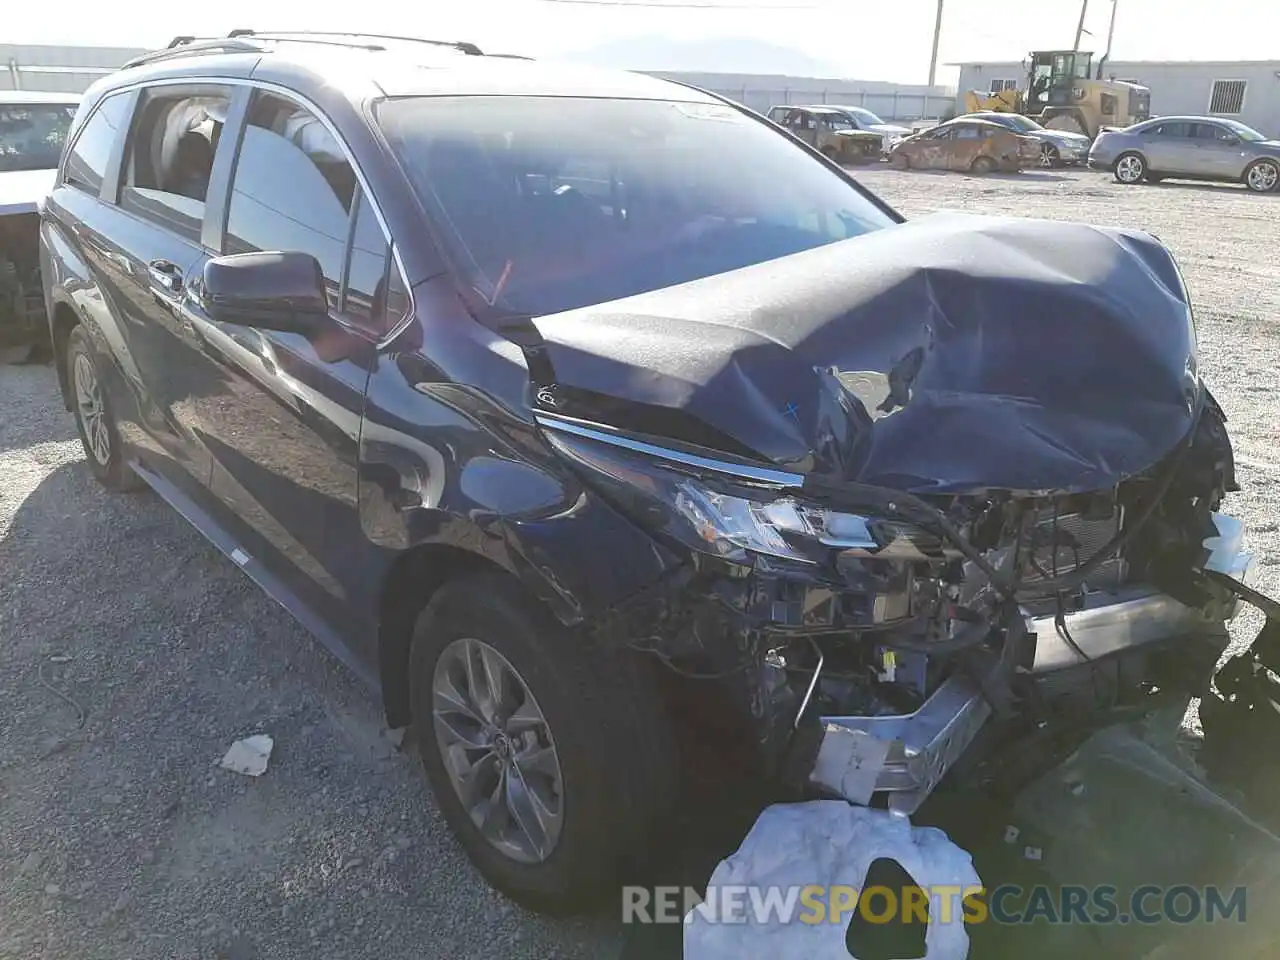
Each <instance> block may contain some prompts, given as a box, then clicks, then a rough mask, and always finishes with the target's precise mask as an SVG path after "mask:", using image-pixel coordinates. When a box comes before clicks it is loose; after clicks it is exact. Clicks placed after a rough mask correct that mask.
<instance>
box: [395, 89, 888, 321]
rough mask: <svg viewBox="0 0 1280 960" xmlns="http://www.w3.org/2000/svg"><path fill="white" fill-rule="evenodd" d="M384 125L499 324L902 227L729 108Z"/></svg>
mask: <svg viewBox="0 0 1280 960" xmlns="http://www.w3.org/2000/svg"><path fill="white" fill-rule="evenodd" d="M378 119H379V123H380V125H381V126H382V128H383V130H384V132H385V133H386V136H387V139H388V140H389V141H390V143H391V146H392V149H393V150H394V151H395V153H396V155H397V156H398V158H399V160H400V162H401V164H402V165H403V167H404V169H405V171H406V173H407V174H408V176H409V179H410V181H411V183H412V185H413V187H414V190H415V191H416V192H417V194H418V195H419V197H420V198H421V200H422V202H423V204H424V205H425V206H426V207H427V208H428V209H429V210H430V211H431V212H432V213H433V214H434V215H435V217H436V218H437V219H438V220H439V221H440V223H441V224H442V225H443V226H444V227H445V228H446V229H445V234H446V235H445V237H444V240H445V243H446V244H447V246H448V247H449V251H448V252H449V253H450V254H451V259H452V260H453V262H454V264H455V266H456V268H457V269H458V270H460V271H461V272H462V273H463V275H464V279H465V280H466V281H467V283H468V284H469V285H470V286H471V287H472V288H473V289H474V291H475V293H476V294H478V295H479V296H480V297H483V300H484V304H487V305H488V307H489V308H492V309H493V310H494V312H496V313H497V314H499V315H502V314H517V315H523V316H529V315H533V316H539V315H543V314H548V313H556V312H559V311H562V310H569V309H573V308H576V307H582V306H587V305H589V304H593V303H604V302H606V301H609V300H615V299H618V298H620V297H626V296H631V295H633V294H638V293H643V292H646V291H649V290H656V289H659V288H662V287H667V286H671V285H674V284H678V283H684V282H687V281H690V280H695V279H698V278H701V277H706V276H710V275H712V274H716V273H723V272H725V271H727V270H734V269H737V268H739V267H744V266H748V265H750V264H754V263H760V262H762V261H765V260H770V259H774V258H776V257H783V256H786V255H788V254H791V253H796V252H799V251H801V250H805V249H808V248H810V247H817V246H821V245H823V244H827V243H832V242H834V241H837V240H843V239H845V238H848V237H853V236H858V235H860V234H863V233H867V232H868V231H871V230H875V229H878V228H880V227H885V226H889V225H891V224H892V223H893V222H894V221H893V219H892V218H891V217H890V215H889V214H887V213H885V212H884V211H883V210H881V209H880V208H879V207H878V206H876V205H875V203H874V202H873V201H872V200H871V199H870V198H869V197H868V196H866V195H865V194H863V193H862V192H861V191H860V190H859V189H858V188H857V187H855V186H854V185H852V184H851V183H849V182H848V181H847V180H845V179H843V178H842V177H841V176H840V175H839V174H837V173H835V172H834V171H832V170H830V169H828V167H827V166H826V165H825V164H823V163H821V162H819V161H818V160H816V159H814V158H813V157H812V156H810V155H809V154H808V153H807V152H806V151H805V149H804V148H803V147H801V146H799V145H797V144H795V143H794V142H793V141H791V140H790V139H789V138H787V137H785V136H783V135H782V134H780V133H778V132H777V131H776V130H775V129H774V128H772V127H770V126H768V125H766V124H764V123H762V122H760V121H759V120H756V119H753V118H752V117H750V116H749V115H747V114H744V113H742V112H740V111H738V110H736V109H733V108H731V107H727V106H722V105H720V104H701V103H678V102H668V101H657V100H615V99H606V98H576V97H523V96H509V97H486V96H471V97H412V98H404V99H395V100H386V101H383V102H382V103H380V104H379V106H378Z"/></svg>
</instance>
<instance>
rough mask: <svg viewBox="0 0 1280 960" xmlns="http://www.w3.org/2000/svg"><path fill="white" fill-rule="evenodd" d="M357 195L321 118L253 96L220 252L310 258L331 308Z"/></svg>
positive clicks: (285, 103)
mask: <svg viewBox="0 0 1280 960" xmlns="http://www.w3.org/2000/svg"><path fill="white" fill-rule="evenodd" d="M355 192H356V177H355V171H354V170H352V169H351V165H350V164H349V163H348V162H347V158H346V154H344V153H343V151H342V148H341V146H340V145H339V144H338V141H337V140H335V139H334V137H333V134H331V133H330V132H329V130H328V128H327V127H326V126H325V125H324V124H323V123H321V122H320V120H319V118H317V117H316V116H315V115H314V114H312V113H311V112H310V111H308V110H307V109H305V108H304V107H301V106H299V105H298V104H296V103H294V102H292V101H290V100H286V99H284V98H283V97H278V96H275V95H274V94H268V93H263V92H261V91H258V92H257V93H255V94H254V97H253V101H252V103H251V104H250V108H249V116H248V120H247V122H246V124H245V128H244V137H243V139H242V140H241V143H240V155H239V159H238V160H237V162H236V170H235V174H234V177H233V179H232V183H231V196H230V199H229V201H228V204H227V226H226V231H225V233H224V238H223V252H224V253H250V252H253V251H255V250H282V251H301V252H303V253H309V254H311V255H312V256H313V257H315V258H316V259H317V260H318V261H319V262H320V267H321V269H322V270H323V271H324V278H325V286H326V288H327V289H328V291H329V302H330V304H331V305H332V306H333V307H335V308H336V307H338V305H339V304H338V295H339V290H340V287H341V284H342V271H343V260H344V255H345V252H346V245H347V228H348V226H349V224H350V214H351V207H352V202H353V201H354V199H355ZM366 292H367V293H368V294H370V295H372V293H373V292H374V291H373V289H370V290H368V291H366Z"/></svg>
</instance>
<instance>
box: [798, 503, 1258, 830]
mask: <svg viewBox="0 0 1280 960" xmlns="http://www.w3.org/2000/svg"><path fill="white" fill-rule="evenodd" d="M1212 519H1213V523H1214V526H1215V527H1216V534H1215V535H1214V536H1212V537H1210V538H1208V539H1206V540H1205V542H1204V546H1205V549H1206V551H1207V552H1208V556H1207V559H1206V560H1205V563H1204V570H1206V571H1212V572H1214V573H1217V574H1220V575H1221V576H1223V577H1226V578H1229V580H1230V581H1232V582H1235V583H1239V584H1243V585H1246V586H1248V585H1249V584H1251V583H1252V581H1253V579H1254V572H1255V563H1254V557H1253V555H1252V554H1251V553H1250V552H1248V551H1247V550H1245V548H1244V542H1243V541H1244V526H1243V524H1242V523H1241V522H1240V521H1239V520H1236V519H1234V518H1233V517H1229V516H1226V515H1224V514H1214V515H1213V518H1212ZM1238 610H1239V597H1238V596H1236V595H1234V594H1233V595H1230V596H1228V597H1225V598H1224V599H1223V600H1222V601H1221V602H1219V603H1217V604H1211V605H1209V606H1207V607H1205V608H1200V609H1196V608H1192V607H1190V606H1187V605H1186V604H1183V603H1181V602H1179V601H1178V600H1175V599H1174V598H1173V597H1170V596H1168V595H1167V594H1164V593H1160V592H1158V591H1156V590H1154V589H1151V588H1143V587H1132V588H1129V589H1127V590H1125V591H1123V592H1121V593H1117V594H1106V593H1093V594H1090V595H1089V596H1088V597H1087V598H1086V600H1085V603H1084V606H1083V609H1080V610H1077V611H1074V612H1072V613H1069V614H1066V615H1065V616H1063V617H1062V618H1061V620H1059V618H1058V617H1057V616H1056V615H1054V614H1046V615H1040V616H1036V615H1032V614H1030V613H1029V612H1027V611H1023V614H1024V621H1025V628H1026V632H1027V635H1028V637H1029V638H1033V642H1034V650H1035V654H1034V660H1033V665H1032V667H1031V669H1030V671H1029V673H1030V676H1031V679H1032V681H1033V682H1034V681H1035V680H1036V679H1038V678H1045V677H1047V676H1048V675H1050V674H1053V673H1055V672H1057V671H1064V670H1068V669H1071V668H1074V667H1085V668H1089V667H1090V665H1091V664H1093V663H1096V662H1097V661H1099V660H1103V659H1105V658H1108V657H1112V656H1120V655H1123V654H1126V653H1133V652H1135V651H1139V650H1140V649H1141V648H1144V647H1149V646H1154V645H1158V644H1167V643H1169V642H1171V641H1177V640H1180V639H1184V638H1187V637H1189V636H1192V635H1196V634H1198V633H1201V632H1203V631H1204V630H1205V629H1206V628H1213V627H1219V626H1220V625H1222V624H1225V623H1226V622H1229V621H1230V620H1231V619H1233V618H1234V617H1235V615H1236V614H1237V612H1238ZM1068 638H1069V639H1068ZM995 669H1000V667H999V666H997V667H996V668H995ZM992 713H993V709H992V705H991V702H990V700H989V698H988V696H987V694H986V693H985V692H984V690H983V688H982V686H981V685H980V684H979V683H978V682H977V681H975V680H974V679H972V678H970V677H967V676H963V675H954V676H952V677H950V678H948V679H947V680H946V681H945V682H944V683H943V684H942V685H941V686H939V687H938V689H937V690H935V691H934V692H933V694H932V695H931V696H930V697H929V698H928V700H926V702H925V703H924V705H923V706H921V707H920V708H919V709H918V710H916V711H915V712H913V713H910V714H904V715H890V716H823V717H822V718H821V719H820V725H821V730H822V736H821V741H820V744H819V747H818V750H817V754H816V758H815V760H814V763H813V768H812V771H811V773H810V774H809V782H810V784H811V785H812V786H813V787H815V788H817V789H818V790H820V791H822V792H825V793H828V794H834V795H836V796H840V797H844V798H845V799H847V800H850V801H852V802H854V803H859V804H869V803H871V802H872V801H873V798H874V797H875V795H876V794H880V793H883V794H887V795H888V796H887V802H888V806H889V808H890V809H891V810H893V811H895V812H899V813H904V814H909V813H913V812H914V811H915V810H916V808H917V807H919V805H920V804H921V803H922V802H923V801H924V799H925V798H926V797H927V796H928V795H929V794H930V793H931V792H932V790H933V789H934V787H936V786H937V785H938V783H939V781H940V780H941V779H942V778H943V776H944V775H945V774H946V773H947V771H948V770H949V769H950V768H951V767H952V766H953V765H954V764H955V762H956V761H957V760H958V759H959V758H960V756H961V755H962V754H963V753H964V752H965V751H966V750H967V749H968V747H969V746H970V744H971V743H972V742H973V741H974V739H975V738H976V737H977V735H978V733H979V731H980V730H981V729H982V727H983V726H984V724H986V722H987V721H988V720H989V719H990V718H991V716H992Z"/></svg>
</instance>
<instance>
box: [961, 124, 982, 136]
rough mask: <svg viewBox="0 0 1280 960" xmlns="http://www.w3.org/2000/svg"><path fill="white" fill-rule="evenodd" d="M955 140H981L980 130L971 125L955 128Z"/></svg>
mask: <svg viewBox="0 0 1280 960" xmlns="http://www.w3.org/2000/svg"><path fill="white" fill-rule="evenodd" d="M956 139H957V140H981V139H982V130H981V129H980V128H978V127H975V126H974V125H973V124H971V123H966V124H964V125H963V126H959V127H956Z"/></svg>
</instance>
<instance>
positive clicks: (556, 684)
mask: <svg viewBox="0 0 1280 960" xmlns="http://www.w3.org/2000/svg"><path fill="white" fill-rule="evenodd" d="M477 642H478V646H477ZM495 653H496V654H497V656H494V654H495ZM638 657H639V655H638V654H636V653H633V652H632V651H629V650H627V649H625V648H622V649H614V648H606V647H604V646H602V645H600V644H598V643H596V641H595V640H594V638H588V637H585V636H582V635H579V634H577V633H575V632H572V631H570V630H567V629H565V628H564V627H563V626H561V625H560V624H559V623H558V622H556V621H555V620H554V619H553V618H552V617H551V616H550V615H549V614H547V613H546V612H545V611H543V610H542V609H541V608H540V607H538V606H537V605H536V604H535V603H533V602H532V601H531V600H529V599H527V598H526V597H525V596H524V595H523V594H522V592H521V591H520V589H519V588H518V586H517V585H516V584H515V583H513V582H512V581H510V580H508V579H507V578H506V577H505V576H502V575H497V574H491V575H489V574H487V575H482V576H478V577H474V578H469V579H464V580H457V581H454V582H451V583H447V584H445V585H444V586H443V587H441V588H440V590H439V591H438V592H437V593H436V594H435V596H434V597H432V599H431V601H430V603H429V604H428V605H427V607H426V608H425V609H424V610H423V611H422V613H421V614H420V615H419V616H418V619H417V622H416V624H415V626H414V632H413V642H412V648H411V653H410V685H411V691H412V698H413V700H412V702H413V726H414V732H415V735H416V739H417V742H418V750H419V753H420V755H421V759H422V764H423V767H424V768H425V769H426V773H427V777H428V779H429V780H430V782H431V786H432V789H433V791H434V793H435V796H436V801H437V803H438V804H439V806H440V810H441V813H442V814H443V815H444V818H445V820H446V821H447V822H448V824H449V827H450V829H451V830H452V831H453V834H454V836H455V837H456V838H457V840H458V842H459V843H460V844H461V845H462V847H463V849H464V850H465V851H466V852H467V855H468V856H469V857H470V858H471V861H472V863H473V864H475V866H476V868H477V869H478V870H479V871H480V873H481V875H483V876H484V878H485V880H487V881H488V882H489V884H490V885H492V886H493V887H495V888H496V889H498V890H500V891H501V892H502V893H504V894H506V895H507V896H508V897H510V898H511V899H512V900H514V901H516V902H517V903H520V904H522V905H523V906H525V907H527V908H529V909H531V910H534V911H537V912H539V913H546V914H551V915H557V916H562V915H566V914H572V913H578V912H581V911H584V910H587V909H590V908H591V907H593V906H594V905H595V904H596V903H597V902H599V901H600V900H601V899H602V898H603V897H605V896H607V895H609V894H610V893H612V892H615V891H616V886H617V884H618V883H619V882H620V881H622V880H623V878H624V877H625V876H626V875H627V873H628V871H630V870H632V869H636V868H639V867H640V866H641V865H642V864H643V862H644V860H645V859H646V856H645V855H646V854H647V853H649V852H650V850H651V848H652V846H653V843H652V840H653V837H654V836H655V833H656V831H657V829H658V827H659V825H660V823H661V821H662V819H663V815H664V814H665V813H666V812H667V810H668V809H669V805H670V804H671V803H672V802H673V800H674V797H675V794H676V790H677V785H678V782H679V776H678V774H679V756H678V753H677V750H676V746H675V740H674V737H673V735H672V732H671V727H670V721H669V718H668V716H667V713H666V711H665V709H664V703H663V701H662V699H661V696H660V694H659V693H658V691H657V690H656V689H655V685H654V683H653V679H654V678H653V677H652V676H651V675H650V674H649V673H648V672H647V670H646V669H645V666H647V665H642V664H641V663H639V662H638ZM473 658H479V659H473ZM472 664H479V665H480V666H481V667H483V668H485V669H479V670H475V671H474V672H473V671H472V669H471V665H472ZM494 664H496V665H497V666H498V667H499V668H500V669H493V665H494ZM491 676H497V677H501V678H502V679H501V680H500V681H499V682H498V683H496V684H492V683H489V681H488V680H487V679H486V678H488V677H491ZM473 681H474V682H473ZM464 686H465V687H466V689H465V690H464V689H463V687H464ZM495 687H496V688H498V689H499V690H500V691H502V692H501V694H500V695H499V696H496V697H495V696H489V695H487V694H486V693H485V690H492V689H494V688H495ZM442 690H443V691H444V692H443V693H442V692H441V691H442ZM468 691H471V692H468ZM476 691H478V694H479V695H478V696H477V695H475V694H476ZM455 694H457V695H455ZM460 700H462V701H466V702H467V703H469V704H470V707H469V708H467V709H455V708H453V707H451V706H450V704H451V703H457V702H459V701H460ZM495 702H497V703H499V704H500V705H499V706H497V707H495V706H494V704H495ZM486 704H488V705H489V706H488V707H486V706H485V705H486ZM530 705H532V706H530ZM486 713H487V714H489V715H490V717H488V718H487V717H486V716H485V714H486ZM534 714H536V715H537V716H538V717H540V718H541V721H540V723H536V722H533V721H531V719H530V718H531V717H532V716H533V715H534ZM442 717H444V718H446V719H447V720H448V723H447V724H445V723H444V721H443V720H442V719H441V718H442ZM458 730H461V731H462V733H463V734H464V735H465V737H464V739H463V740H461V741H459V740H458V738H457V737H455V731H458ZM466 738H469V739H466ZM451 740H452V743H451V742H450V741H451ZM477 743H478V744H479V746H473V744H477ZM548 746H549V747H550V749H548ZM486 751H487V752H486ZM531 751H532V752H533V753H534V754H536V755H537V757H538V763H537V765H536V766H534V765H533V762H532V760H531ZM521 758H524V759H523V765H522V760H521ZM530 771H532V774H531V773H530ZM468 772H475V776H474V777H471V776H467V775H466V774H467V773H468ZM502 777H506V779H501V778H502ZM508 784H514V787H511V786H508ZM469 786H474V787H475V790H474V791H473V792H471V793H470V794H469V799H468V800H464V799H463V794H464V792H466V791H467V789H468V787H469ZM513 790H514V791H515V792H514V793H513V792H512V791H513ZM488 797H496V798H498V800H500V801H501V806H500V805H499V804H495V803H492V802H490V801H489V800H488V799H486V798H488ZM539 798H540V799H539ZM535 800H537V801H539V802H538V803H536V804H535V803H534V801H535ZM508 802H509V803H510V806H507V804H508ZM504 808H505V810H506V812H505V813H503V812H502V811H503V809H504ZM521 811H523V816H522V815H521ZM531 814H532V815H533V819H532V820H531V819H530V815H531ZM491 815H492V818H491ZM473 818H474V819H473ZM477 819H478V820H480V821H481V822H483V823H485V824H486V826H485V827H482V826H481V825H479V824H478V823H477ZM525 822H528V823H529V824H530V825H531V826H532V827H533V829H525V828H524V827H523V826H522V824H524V823H525ZM544 824H546V825H547V826H545V827H544ZM483 830H487V831H488V835H486V833H485V832H482V831H483ZM491 838H492V839H491ZM511 838H514V839H511Z"/></svg>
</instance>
